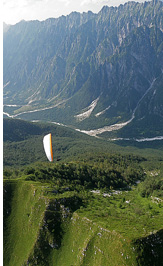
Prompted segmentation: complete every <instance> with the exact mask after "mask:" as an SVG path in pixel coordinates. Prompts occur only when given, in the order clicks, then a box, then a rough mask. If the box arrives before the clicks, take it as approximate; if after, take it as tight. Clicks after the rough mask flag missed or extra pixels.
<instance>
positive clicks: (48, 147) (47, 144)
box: [43, 133, 53, 162]
mask: <svg viewBox="0 0 163 266" xmlns="http://www.w3.org/2000/svg"><path fill="white" fill-rule="evenodd" d="M43 146H44V150H45V153H46V156H47V158H48V160H49V161H50V162H52V161H53V150H52V135H51V133H49V134H48V135H46V136H44V138H43Z"/></svg>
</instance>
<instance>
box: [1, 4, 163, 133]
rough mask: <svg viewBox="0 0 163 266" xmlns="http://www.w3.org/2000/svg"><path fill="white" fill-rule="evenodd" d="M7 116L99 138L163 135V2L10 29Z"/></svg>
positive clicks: (5, 72)
mask: <svg viewBox="0 0 163 266" xmlns="http://www.w3.org/2000/svg"><path fill="white" fill-rule="evenodd" d="M3 51H4V53H3V67H4V69H3V79H4V89H3V91H4V114H6V115H7V116H10V117H15V118H16V117H17V118H22V119H27V120H43V121H51V122H56V123H60V124H61V123H62V124H66V125H69V126H71V127H74V128H77V129H78V130H80V131H83V132H85V133H87V134H90V135H94V136H99V135H100V136H103V137H109V136H113V135H114V136H116V137H136V136H141V137H153V136H161V135H163V3H162V1H158V0H153V1H150V2H144V3H136V2H127V3H126V4H124V5H120V6H119V7H108V6H104V7H103V8H102V10H101V11H100V12H99V13H98V14H94V13H92V12H88V13H82V14H80V13H77V12H73V13H71V14H70V15H68V16H62V17H59V18H57V19H55V18H51V19H47V20H45V21H42V22H40V21H29V22H26V21H21V22H19V23H17V24H16V25H13V26H5V30H4V44H3Z"/></svg>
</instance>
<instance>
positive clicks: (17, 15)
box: [2, 0, 144, 24]
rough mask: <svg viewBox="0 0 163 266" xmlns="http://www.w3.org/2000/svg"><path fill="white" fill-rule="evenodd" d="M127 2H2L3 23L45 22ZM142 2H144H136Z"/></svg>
mask: <svg viewBox="0 0 163 266" xmlns="http://www.w3.org/2000/svg"><path fill="white" fill-rule="evenodd" d="M125 2H127V0H3V12H2V16H3V21H4V22H6V23H7V24H15V23H17V22H19V21H20V20H22V19H24V20H35V19H38V20H45V19H47V18H51V17H53V18H57V17H60V16H62V15H68V14H70V13H71V12H72V11H78V12H87V11H88V10H91V11H92V12H94V13H98V12H99V11H100V9H101V8H102V7H103V6H104V5H108V6H118V5H120V4H124V3H125ZM137 2H144V0H137Z"/></svg>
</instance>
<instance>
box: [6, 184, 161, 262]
mask: <svg viewBox="0 0 163 266" xmlns="http://www.w3.org/2000/svg"><path fill="white" fill-rule="evenodd" d="M4 189H5V197H6V198H8V197H10V204H11V206H10V207H11V208H9V205H8V204H7V203H8V201H5V204H4V210H5V212H4V214H5V215H4V217H5V230H4V265H15V266H19V265H31V266H32V265H47V266H48V265H49V266H51V265H54V266H59V265H63V266H64V265H65V266H70V265H76V266H81V265H85V266H86V265H90V266H99V265H101V266H102V265H113V266H114V265H155V266H156V265H161V264H160V263H161V261H162V255H161V254H162V249H161V246H162V241H163V240H162V231H161V228H162V219H163V212H162V209H161V205H157V204H156V203H154V202H153V203H152V202H151V200H150V198H141V197H140V196H139V195H137V193H136V190H135V191H134V193H132V191H131V192H122V194H118V195H116V194H115V195H112V196H111V197H104V196H103V193H101V195H96V194H92V193H90V192H87V193H86V191H85V192H84V191H83V192H82V190H81V191H80V192H78V193H76V192H75V191H74V192H62V193H59V194H55V193H50V194H49V193H48V191H49V190H50V183H49V184H47V183H45V184H39V183H36V182H34V183H31V182H30V181H23V180H16V181H11V180H10V181H5V182H4ZM124 197H125V199H124ZM126 200H127V201H130V203H127V202H126ZM149 254H150V255H149ZM13 263H14V264H13Z"/></svg>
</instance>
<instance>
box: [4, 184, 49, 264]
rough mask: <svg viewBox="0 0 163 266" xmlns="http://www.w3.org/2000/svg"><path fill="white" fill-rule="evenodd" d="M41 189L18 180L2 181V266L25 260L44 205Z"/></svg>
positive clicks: (37, 231)
mask: <svg viewBox="0 0 163 266" xmlns="http://www.w3.org/2000/svg"><path fill="white" fill-rule="evenodd" d="M41 190H42V188H41V186H36V185H35V186H34V185H33V184H30V183H28V184H27V183H24V182H21V181H20V180H19V181H10V182H8V181H4V265H8V266H9V265H15V266H19V265H23V264H24V262H26V261H27V260H28V257H29V254H30V253H31V251H32V249H33V247H34V245H35V242H36V240H37V238H38V235H39V230H40V225H41V223H42V220H43V217H44V211H45V209H46V204H47V202H48V200H47V199H45V198H43V197H42V191H41ZM11 191H12V193H11ZM11 194H12V196H11ZM8 197H9V198H10V200H9V198H8ZM6 202H7V203H8V202H10V204H11V207H10V208H8V204H7V205H6V204H5V203H6Z"/></svg>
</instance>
